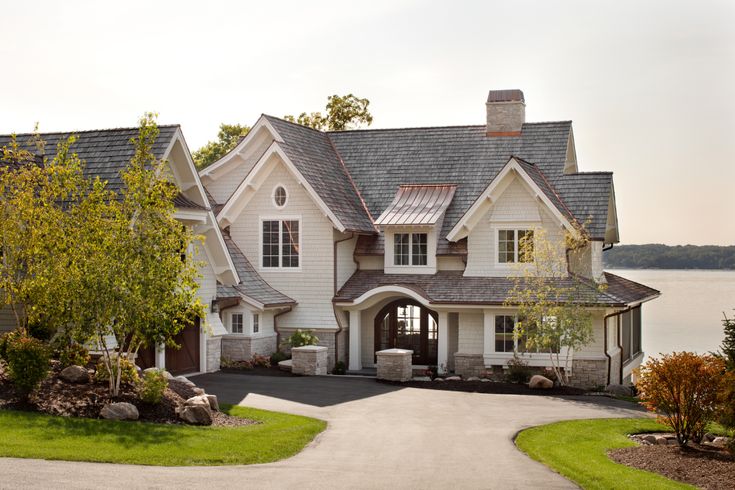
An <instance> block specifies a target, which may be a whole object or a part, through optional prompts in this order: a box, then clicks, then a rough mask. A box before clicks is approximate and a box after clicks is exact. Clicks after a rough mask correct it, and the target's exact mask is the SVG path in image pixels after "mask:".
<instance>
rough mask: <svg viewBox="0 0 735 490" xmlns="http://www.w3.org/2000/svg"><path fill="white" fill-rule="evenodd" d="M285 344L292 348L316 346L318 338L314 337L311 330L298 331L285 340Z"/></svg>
mask: <svg viewBox="0 0 735 490" xmlns="http://www.w3.org/2000/svg"><path fill="white" fill-rule="evenodd" d="M286 343H287V344H288V345H290V346H291V348H293V347H303V346H305V345H317V344H318V343H319V337H317V336H316V335H314V332H313V331H312V330H301V329H298V330H296V331H295V332H294V333H292V334H291V336H290V337H289V338H287V339H286Z"/></svg>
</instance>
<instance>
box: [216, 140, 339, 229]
mask: <svg viewBox="0 0 735 490" xmlns="http://www.w3.org/2000/svg"><path fill="white" fill-rule="evenodd" d="M273 155H278V157H279V158H280V159H281V161H282V162H283V164H284V165H285V167H286V168H287V169H288V171H289V172H291V174H292V175H293V177H294V178H295V179H296V181H297V182H298V183H299V184H300V185H301V186H302V187H303V188H304V189H306V192H307V194H309V196H310V197H311V199H312V200H313V201H314V202H315V203H316V205H317V206H318V207H319V209H320V210H321V211H322V213H324V216H326V217H327V218H328V219H329V220H330V221H331V222H332V224H333V225H334V227H335V228H337V230H338V231H340V232H344V231H345V229H346V228H345V226H344V225H343V224H342V222H341V221H340V220H339V219H338V218H337V216H336V215H335V214H334V213H333V212H332V210H331V209H329V207H328V206H327V205H326V203H325V202H324V201H323V200H322V198H321V197H319V194H317V192H316V191H315V190H314V188H313V187H312V186H311V184H309V182H308V181H307V180H306V179H305V178H304V176H303V175H302V174H301V172H299V170H298V169H297V168H296V166H295V165H294V164H293V162H292V161H291V159H289V158H288V156H287V155H286V153H285V152H284V151H283V149H282V148H281V147H280V146H279V145H278V142H277V141H274V142H273V143H271V145H270V146H269V147H268V149H267V150H266V151H265V152H264V153H263V155H262V156H261V157H260V159H259V160H258V162H257V163H256V164H255V166H254V167H253V169H252V170H251V171H250V173H249V174H248V175H247V177H245V180H243V181H242V182H241V183H240V185H239V186H238V187H237V189H235V192H234V193H233V194H232V196H231V197H230V198H229V199H228V200H227V203H225V207H223V208H222V210H221V211H220V212H219V214H218V215H217V222H218V223H219V224H220V225H221V226H229V225H231V224H232V223H234V222H235V220H236V219H237V217H238V216H239V215H240V213H241V212H242V211H243V209H245V206H246V205H247V203H248V202H249V201H250V199H251V198H252V197H253V195H254V194H255V192H257V191H258V189H259V188H260V186H261V184H262V180H265V179H264V178H263V179H261V181H260V182H259V181H258V177H259V176H260V174H261V173H262V172H264V171H266V170H267V167H268V163H269V159H270V157H271V156H273ZM248 189H251V190H252V192H247V191H248Z"/></svg>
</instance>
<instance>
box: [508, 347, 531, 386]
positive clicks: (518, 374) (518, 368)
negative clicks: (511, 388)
mask: <svg viewBox="0 0 735 490" xmlns="http://www.w3.org/2000/svg"><path fill="white" fill-rule="evenodd" d="M505 377H506V378H507V380H508V381H509V382H511V383H528V380H529V379H531V368H529V367H528V363H527V362H526V361H524V360H523V359H521V358H520V357H518V355H517V354H513V358H512V359H510V360H509V361H508V372H507V374H506V375H505Z"/></svg>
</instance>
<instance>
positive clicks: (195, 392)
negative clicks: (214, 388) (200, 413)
mask: <svg viewBox="0 0 735 490" xmlns="http://www.w3.org/2000/svg"><path fill="white" fill-rule="evenodd" d="M192 391H193V392H194V394H195V395H197V396H201V395H205V394H206V392H205V391H204V390H203V389H201V388H192Z"/></svg>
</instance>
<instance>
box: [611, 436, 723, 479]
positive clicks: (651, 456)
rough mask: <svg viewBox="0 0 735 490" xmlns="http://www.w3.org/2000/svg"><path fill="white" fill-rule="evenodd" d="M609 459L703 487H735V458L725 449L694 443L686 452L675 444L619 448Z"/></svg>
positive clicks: (612, 452)
mask: <svg viewBox="0 0 735 490" xmlns="http://www.w3.org/2000/svg"><path fill="white" fill-rule="evenodd" d="M609 456H610V458H611V459H612V460H613V461H615V462H617V463H620V464H624V465H627V466H632V467H633V468H638V469H641V470H646V471H652V472H654V473H658V474H660V475H663V476H665V477H667V478H670V479H672V480H677V481H680V482H684V483H689V484H690V485H694V486H696V487H699V488H704V489H707V490H720V489H722V490H725V489H728V490H731V489H733V488H735V458H733V455H731V454H729V453H728V452H727V451H725V450H724V449H718V448H714V447H712V446H701V445H698V444H694V443H690V447H688V448H687V449H685V450H682V449H681V448H679V446H673V445H670V446H669V445H667V446H663V445H641V446H635V447H626V448H622V449H615V450H614V451H610V453H609Z"/></svg>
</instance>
